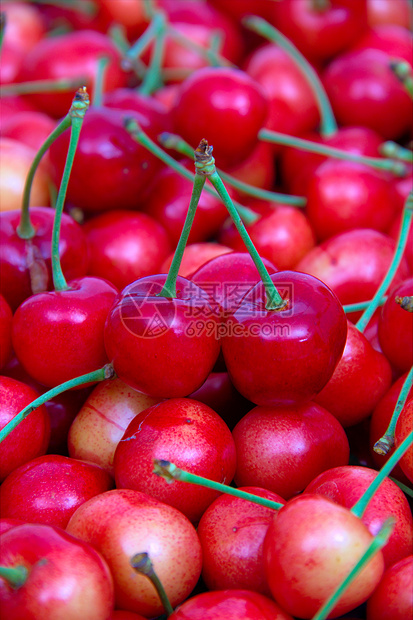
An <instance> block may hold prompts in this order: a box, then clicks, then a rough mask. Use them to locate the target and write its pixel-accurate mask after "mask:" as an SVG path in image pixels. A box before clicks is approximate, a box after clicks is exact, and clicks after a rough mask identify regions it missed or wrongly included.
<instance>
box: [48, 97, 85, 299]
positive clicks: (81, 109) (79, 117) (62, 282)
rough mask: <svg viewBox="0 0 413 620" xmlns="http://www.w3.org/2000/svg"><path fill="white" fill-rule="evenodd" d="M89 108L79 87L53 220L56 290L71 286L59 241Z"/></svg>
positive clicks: (53, 269)
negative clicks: (81, 135)
mask: <svg viewBox="0 0 413 620" xmlns="http://www.w3.org/2000/svg"><path fill="white" fill-rule="evenodd" d="M88 108H89V95H88V93H87V90H86V88H85V87H83V88H79V90H78V91H77V93H76V95H75V96H74V98H73V101H72V106H71V108H70V110H69V116H70V117H71V119H72V122H71V129H70V142H69V148H68V151H67V157H66V163H65V167H64V170H63V176H62V180H61V182H60V187H59V193H58V195H57V200H56V206H55V216H54V221H53V231H52V251H51V262H52V274H53V286H54V289H55V291H66V290H68V289H69V288H70V287H69V286H68V285H67V282H66V279H65V277H64V275H63V271H62V266H61V263H60V253H59V242H60V229H61V222H62V214H63V207H64V203H65V199H66V192H67V186H68V184H69V179H70V173H71V171H72V166H73V160H74V158H75V154H76V148H77V144H78V142H79V136H80V130H81V129H82V124H83V119H84V117H85V114H86V112H87V110H88Z"/></svg>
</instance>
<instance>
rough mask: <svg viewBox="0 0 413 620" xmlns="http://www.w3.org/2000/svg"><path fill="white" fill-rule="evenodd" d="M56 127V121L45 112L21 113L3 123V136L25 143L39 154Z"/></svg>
mask: <svg viewBox="0 0 413 620" xmlns="http://www.w3.org/2000/svg"><path fill="white" fill-rule="evenodd" d="M55 127H56V121H55V120H53V119H52V118H50V116H48V115H47V114H44V113H43V112H20V113H18V114H15V116H14V117H12V118H10V119H8V120H6V122H4V123H3V122H2V127H1V135H2V136H6V137H8V138H12V139H13V140H19V141H20V142H24V144H27V146H30V148H32V149H35V151H36V152H37V151H38V150H39V149H40V147H41V146H42V144H43V142H44V141H45V140H46V138H47V137H48V136H49V134H50V133H51V132H52V131H53V129H54V128H55ZM46 158H47V156H46Z"/></svg>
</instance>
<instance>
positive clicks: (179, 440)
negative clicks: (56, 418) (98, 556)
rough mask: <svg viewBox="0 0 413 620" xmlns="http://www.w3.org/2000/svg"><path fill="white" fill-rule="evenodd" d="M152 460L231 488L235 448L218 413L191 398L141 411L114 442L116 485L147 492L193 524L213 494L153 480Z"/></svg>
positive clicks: (156, 477)
mask: <svg viewBox="0 0 413 620" xmlns="http://www.w3.org/2000/svg"><path fill="white" fill-rule="evenodd" d="M154 459H162V460H166V461H170V462H171V463H174V464H175V465H177V467H180V468H181V469H183V470H185V471H190V472H191V473H193V474H197V475H199V476H203V477H204V478H208V479H210V480H215V481H217V482H221V483H224V484H230V483H231V481H232V479H233V477H234V473H235V466H236V455H235V444H234V440H233V438H232V435H231V432H230V430H229V428H228V427H227V425H226V424H225V422H224V421H223V420H222V419H221V418H220V417H219V416H218V414H216V413H215V411H213V410H212V409H210V408H209V407H208V406H207V405H204V404H203V403H200V402H198V401H195V400H192V399H190V398H171V399H168V400H166V401H163V402H161V403H159V404H156V405H153V406H152V407H150V408H149V409H146V410H144V411H142V412H141V413H139V414H138V415H137V416H136V417H135V418H133V420H132V421H131V422H130V424H129V426H128V428H127V429H126V431H125V433H124V435H123V437H122V439H121V440H120V442H119V443H118V446H117V448H116V452H115V458H114V472H115V480H116V487H117V488H126V489H134V490H136V491H141V492H144V493H147V494H148V495H151V496H153V497H155V498H156V499H159V500H160V501H162V502H165V503H166V504H169V505H171V506H174V507H175V508H177V509H178V510H180V511H181V512H182V513H183V514H184V515H185V516H186V517H188V519H189V520H190V521H192V522H193V523H197V522H198V521H199V519H200V518H201V516H202V514H203V513H204V511H205V510H206V508H207V507H208V506H209V505H210V504H211V503H212V502H213V501H214V499H216V497H217V495H218V493H217V492H216V491H212V490H210V489H205V488H203V487H200V486H198V485H188V484H187V483H185V482H179V481H178V482H176V483H175V482H174V484H168V483H167V482H166V481H165V480H164V479H163V478H160V477H159V476H154V474H153V461H154Z"/></svg>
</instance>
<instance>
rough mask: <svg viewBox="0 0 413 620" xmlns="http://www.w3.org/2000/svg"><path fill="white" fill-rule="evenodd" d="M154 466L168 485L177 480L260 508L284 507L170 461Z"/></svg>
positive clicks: (275, 508)
mask: <svg viewBox="0 0 413 620" xmlns="http://www.w3.org/2000/svg"><path fill="white" fill-rule="evenodd" d="M153 464H154V469H153V473H154V474H156V475H157V476H160V477H161V478H163V479H164V480H166V482H167V483H168V484H171V483H172V482H174V481H175V480H180V481H181V482H189V483H190V484H196V485H198V486H201V487H205V488H206V489H213V490H214V491H219V492H220V493H225V494H226V495H233V496H234V497H239V498H241V499H245V500H247V501H249V502H252V503H253V504H259V505H260V506H266V507H267V508H273V509H274V510H279V509H280V508H282V507H283V505H284V504H280V503H278V502H274V501H272V500H271V499H266V498H265V497H259V496H258V495H253V494H252V493H247V492H246V491H240V490H239V489H234V487H230V486H228V485H227V484H222V483H221V482H216V481H215V480H209V479H208V478H204V477H203V476H197V475H196V474H191V473H190V472H189V471H184V470H183V469H179V467H177V466H176V465H174V463H171V462H170V461H163V460H161V459H155V460H154V462H153Z"/></svg>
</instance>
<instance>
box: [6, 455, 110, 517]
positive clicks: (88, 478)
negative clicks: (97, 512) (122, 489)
mask: <svg viewBox="0 0 413 620" xmlns="http://www.w3.org/2000/svg"><path fill="white" fill-rule="evenodd" d="M113 486H114V483H113V479H112V477H111V476H110V475H109V474H108V473H107V472H105V471H104V470H103V469H101V468H100V467H99V466H98V465H95V464H94V463H87V462H86V461H78V460H75V459H71V458H68V457H66V456H60V455H56V454H53V455H46V456H39V457H37V458H35V459H32V460H31V461H29V462H27V463H25V464H24V465H21V466H20V467H18V468H17V469H15V470H14V471H12V472H11V474H9V475H8V476H7V478H6V480H5V481H4V482H3V484H2V485H1V487H0V501H1V510H0V514H1V517H2V518H5V517H7V518H15V519H21V520H22V521H25V522H28V523H47V524H48V525H55V526H59V527H61V528H62V529H64V528H65V527H66V525H67V524H68V522H69V519H70V517H71V516H72V514H73V513H74V512H75V510H76V509H77V508H78V506H80V505H81V504H83V503H84V502H86V501H87V500H88V499H90V498H91V497H94V496H95V495H98V494H100V493H104V492H105V491H109V489H111V488H113Z"/></svg>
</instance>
